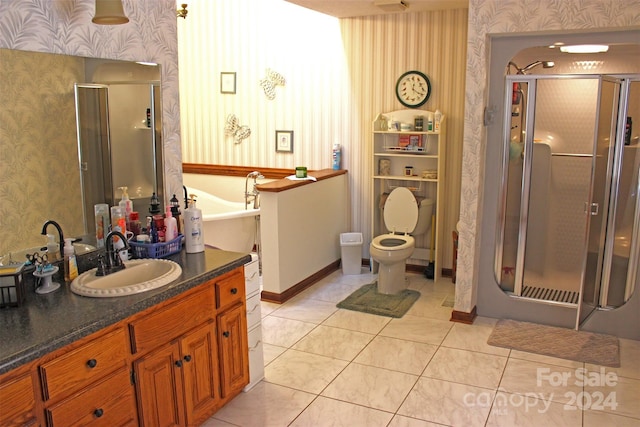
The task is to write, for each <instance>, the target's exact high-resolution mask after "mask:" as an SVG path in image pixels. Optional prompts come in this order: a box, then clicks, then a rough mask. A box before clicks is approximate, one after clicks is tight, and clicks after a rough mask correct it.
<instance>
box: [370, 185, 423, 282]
mask: <svg viewBox="0 0 640 427" xmlns="http://www.w3.org/2000/svg"><path fill="white" fill-rule="evenodd" d="M433 204H434V202H433V200H432V199H424V200H422V201H421V202H420V208H418V203H417V202H416V198H415V196H414V195H413V193H411V191H409V189H407V188H404V187H398V188H396V189H394V190H393V191H392V192H391V193H390V194H389V196H388V197H387V200H386V202H385V203H384V211H383V218H384V224H385V226H386V227H387V230H389V233H387V234H382V235H380V236H377V237H375V238H374V239H373V240H372V241H371V245H370V246H369V253H370V254H371V258H372V259H373V261H375V262H376V263H378V264H379V268H378V292H379V293H382V294H396V293H398V292H400V291H402V290H404V289H406V287H407V285H406V281H405V274H404V273H405V266H406V261H407V259H408V258H409V257H410V256H411V254H413V250H414V248H415V240H414V238H413V236H411V235H410V234H413V235H418V234H423V233H426V232H428V231H429V229H430V228H431V215H432V213H433Z"/></svg>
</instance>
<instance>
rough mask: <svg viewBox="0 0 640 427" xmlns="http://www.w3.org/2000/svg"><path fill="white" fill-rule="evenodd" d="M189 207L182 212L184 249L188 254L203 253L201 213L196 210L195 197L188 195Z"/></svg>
mask: <svg viewBox="0 0 640 427" xmlns="http://www.w3.org/2000/svg"><path fill="white" fill-rule="evenodd" d="M189 197H190V198H189V207H188V208H187V209H185V210H184V235H185V247H186V251H187V253H188V254H194V253H198V252H204V234H203V232H202V211H201V210H200V209H198V208H196V195H195V194H190V195H189Z"/></svg>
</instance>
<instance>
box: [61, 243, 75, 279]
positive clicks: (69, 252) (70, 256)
mask: <svg viewBox="0 0 640 427" xmlns="http://www.w3.org/2000/svg"><path fill="white" fill-rule="evenodd" d="M76 277H78V264H77V262H76V250H75V248H74V247H73V239H71V238H69V239H64V281H65V282H67V283H70V282H72V281H73V279H75V278H76Z"/></svg>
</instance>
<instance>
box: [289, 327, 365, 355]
mask: <svg viewBox="0 0 640 427" xmlns="http://www.w3.org/2000/svg"><path fill="white" fill-rule="evenodd" d="M373 337H374V335H371V334H364V333H362V332H355V331H349V330H347V329H340V328H333V327H331V326H324V325H320V326H318V327H317V328H315V329H314V330H313V331H311V332H309V333H308V334H307V335H306V336H305V337H304V338H302V339H301V340H300V341H298V342H297V343H296V344H294V345H293V347H291V348H293V349H294V350H300V351H306V352H307V353H314V354H319V355H321V356H328V357H333V358H335V359H341V360H348V361H351V360H353V358H354V357H356V356H357V355H358V353H360V352H361V351H362V349H363V348H364V347H365V346H366V345H367V344H368V343H369V341H371V340H372V339H373Z"/></svg>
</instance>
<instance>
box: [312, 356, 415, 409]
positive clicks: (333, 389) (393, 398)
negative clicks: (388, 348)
mask: <svg viewBox="0 0 640 427" xmlns="http://www.w3.org/2000/svg"><path fill="white" fill-rule="evenodd" d="M417 378H418V377H417V376H416V375H409V374H403V373H401V372H395V371H390V370H387V369H381V368H376V367H373V366H365V365H359V364H357V363H352V364H350V365H349V366H347V368H346V369H345V370H344V371H343V372H341V373H340V375H338V377H337V378H336V379H335V380H333V382H332V383H331V384H330V385H329V387H327V388H326V389H325V390H324V391H323V392H322V395H323V396H326V397H332V398H334V399H338V400H342V401H345V402H350V403H355V404H357V405H362V406H367V407H369V408H374V409H380V410H382V411H388V412H395V411H397V409H398V407H400V404H401V403H402V401H403V400H404V398H405V397H406V396H407V394H408V393H409V391H410V390H411V387H413V385H414V384H415V382H416V380H417Z"/></svg>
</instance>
